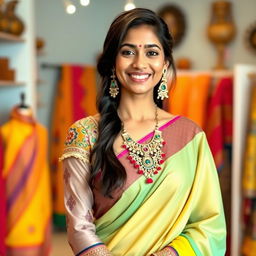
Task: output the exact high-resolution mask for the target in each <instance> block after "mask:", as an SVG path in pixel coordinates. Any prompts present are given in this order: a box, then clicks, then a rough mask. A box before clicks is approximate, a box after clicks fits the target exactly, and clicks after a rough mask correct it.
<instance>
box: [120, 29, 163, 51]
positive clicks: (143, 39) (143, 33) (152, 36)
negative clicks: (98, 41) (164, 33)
mask: <svg viewBox="0 0 256 256" xmlns="http://www.w3.org/2000/svg"><path fill="white" fill-rule="evenodd" d="M122 43H131V44H152V43H154V44H157V45H159V47H162V46H161V43H160V41H159V39H158V37H157V35H156V33H155V28H154V27H153V26H150V25H140V26H137V27H133V28H130V29H129V30H128V31H127V34H126V36H125V37H124V40H123V42H122Z"/></svg>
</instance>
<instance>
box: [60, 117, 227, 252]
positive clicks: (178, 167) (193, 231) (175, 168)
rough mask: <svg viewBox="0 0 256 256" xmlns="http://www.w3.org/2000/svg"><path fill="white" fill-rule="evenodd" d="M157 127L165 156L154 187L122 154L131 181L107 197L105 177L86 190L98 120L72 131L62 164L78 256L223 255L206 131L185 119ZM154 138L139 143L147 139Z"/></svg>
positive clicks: (71, 240)
mask: <svg viewBox="0 0 256 256" xmlns="http://www.w3.org/2000/svg"><path fill="white" fill-rule="evenodd" d="M159 129H160V130H161V131H162V136H163V139H164V140H165V141H166V144H165V145H164V146H163V152H164V153H165V154H166V156H165V162H164V163H163V165H162V171H160V172H159V174H157V175H154V176H153V179H154V182H153V183H152V184H147V183H146V182H145V177H144V176H142V175H140V174H138V173H137V172H136V169H135V167H134V166H132V165H131V164H130V161H129V160H128V158H127V156H128V152H127V150H123V151H122V152H120V153H119V154H118V155H117V158H118V160H119V161H120V162H121V164H122V165H123V166H124V168H125V170H126V172H127V180H126V183H125V185H124V187H122V188H121V189H117V190H116V191H115V192H114V194H113V198H108V197H105V196H103V195H102V193H101V190H100V182H99V180H100V178H99V180H95V186H94V188H90V187H89V185H88V180H89V175H90V163H89V155H90V152H91V149H92V147H93V145H94V143H95V141H96V140H97V123H96V121H95V120H94V119H93V118H92V117H87V118H85V119H82V120H80V121H78V122H76V123H75V124H74V125H73V126H71V127H70V130H69V133H68V137H67V140H66V143H65V145H66V147H65V149H64V153H63V155H62V157H61V160H63V165H64V166H63V167H64V183H65V206H66V212H67V230H68V240H69V243H70V244H71V247H72V249H73V251H74V254H75V255H101V254H99V253H98V252H101V251H102V252H103V251H105V252H106V251H109V254H106V255H115V256H136V255H137V256H143V255H150V254H152V253H156V255H157V253H159V252H161V251H163V250H165V249H166V248H167V247H168V246H170V248H173V250H174V251H175V253H176V255H180V256H188V255H190V256H194V255H197V256H205V255H207V256H222V255H224V254H225V247H226V246H225V243H226V241H225V240H226V227H225V218H224V212H223V205H222V199H221V193H220V188H219V181H218V176H217V172H216V168H215V165H214V161H213V158H212V155H211V153H210V150H209V147H208V144H207V140H206V137H205V134H204V132H203V131H202V130H201V129H200V128H199V127H198V126H197V125H196V124H195V123H194V122H192V121H190V120H189V119H187V118H185V117H181V116H177V117H175V118H173V119H172V120H170V121H169V122H167V123H165V124H163V125H161V127H160V128H159ZM153 135H154V133H153V132H151V133H150V134H147V135H146V136H145V137H143V138H142V139H141V140H139V141H138V142H139V143H145V142H148V141H149V140H150V139H151V138H152V136H153ZM72 166H73V168H72ZM85 213H87V214H85ZM97 253H98V254H97ZM104 255H105V254H104ZM159 255H160V254H159ZM166 255H173V254H166Z"/></svg>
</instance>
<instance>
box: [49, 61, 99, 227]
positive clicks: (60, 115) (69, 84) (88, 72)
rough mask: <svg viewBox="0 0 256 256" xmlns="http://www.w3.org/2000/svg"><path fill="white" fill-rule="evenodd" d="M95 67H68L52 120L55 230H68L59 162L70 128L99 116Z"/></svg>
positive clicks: (51, 157)
mask: <svg viewBox="0 0 256 256" xmlns="http://www.w3.org/2000/svg"><path fill="white" fill-rule="evenodd" d="M95 102H96V72H95V67H92V66H84V65H68V64H65V65H63V67H62V70H61V78H60V81H59V83H58V88H57V93H56V100H55V107H54V113H53V116H52V128H51V138H52V139H51V145H50V149H51V152H50V164H51V171H52V183H53V212H54V215H53V218H54V224H55V226H56V227H59V228H63V227H65V210H64V204H63V195H64V193H63V182H62V176H63V173H62V167H61V165H60V164H59V162H58V158H59V155H60V154H61V152H62V151H63V144H64V142H65V138H66V131H67V129H68V127H69V126H70V125H71V124H72V123H73V122H75V121H76V120H78V119H80V118H82V117H84V116H88V115H94V114H95V113H96V106H95Z"/></svg>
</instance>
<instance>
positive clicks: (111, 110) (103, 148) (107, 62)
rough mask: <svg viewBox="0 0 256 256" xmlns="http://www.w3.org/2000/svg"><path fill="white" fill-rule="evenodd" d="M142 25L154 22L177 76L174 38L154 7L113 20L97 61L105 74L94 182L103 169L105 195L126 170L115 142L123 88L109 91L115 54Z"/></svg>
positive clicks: (117, 185)
mask: <svg viewBox="0 0 256 256" xmlns="http://www.w3.org/2000/svg"><path fill="white" fill-rule="evenodd" d="M140 25H151V26H152V27H153V28H154V31H155V34H156V36H157V37H158V39H159V41H160V43H161V45H162V47H163V49H164V55H165V60H166V61H167V62H168V63H169V69H172V71H173V76H175V66H174V61H173V57H172V48H173V39H172V37H171V35H170V33H169V30H168V27H167V25H166V23H165V22H164V21H163V20H162V19H161V18H160V17H159V16H157V15H156V14H155V13H154V12H153V11H151V10H149V9H144V8H135V9H133V10H130V11H126V12H123V13H121V14H120V15H119V16H118V17H116V18H115V20H114V21H113V22H112V24H111V26H110V28H109V31H108V33H107V36H106V39H105V42H104V46H103V53H102V55H101V56H100V58H99V60H98V64H97V69H98V72H99V74H100V76H101V78H102V80H101V88H100V90H99V94H98V98H97V108H98V112H99V114H100V120H99V124H98V133H99V136H98V139H97V142H96V143H95V146H94V148H93V150H92V154H91V163H92V171H91V180H90V184H91V186H93V185H94V179H95V177H96V176H98V174H99V173H100V172H101V175H100V177H101V191H102V193H103V194H104V195H105V196H109V197H111V193H112V192H113V191H114V190H115V189H117V188H120V187H122V186H123V185H124V183H125V181H126V171H125V169H124V167H123V166H122V164H121V163H120V162H119V161H118V159H117V157H116V155H115V153H114V151H113V143H114V141H115V138H116V137H117V135H118V134H119V132H120V130H121V120H120V118H119V116H118V114H117V108H118V105H119V102H120V94H121V93H120V91H119V94H118V95H117V97H116V98H112V97H111V96H110V95H109V86H110V81H111V75H112V69H113V67H115V61H116V56H117V54H118V51H119V49H120V46H121V44H122V42H123V40H124V38H125V36H126V34H127V32H128V30H129V29H130V28H133V27H137V26H140ZM159 85H160V81H159V83H158V84H157V85H156V86H155V87H154V101H155V103H156V104H157V106H158V107H161V108H162V101H161V100H159V99H157V90H158V87H159Z"/></svg>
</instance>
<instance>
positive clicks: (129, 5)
mask: <svg viewBox="0 0 256 256" xmlns="http://www.w3.org/2000/svg"><path fill="white" fill-rule="evenodd" d="M134 8H136V6H135V4H134V2H133V0H127V1H126V4H125V6H124V10H125V11H129V10H132V9H134Z"/></svg>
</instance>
